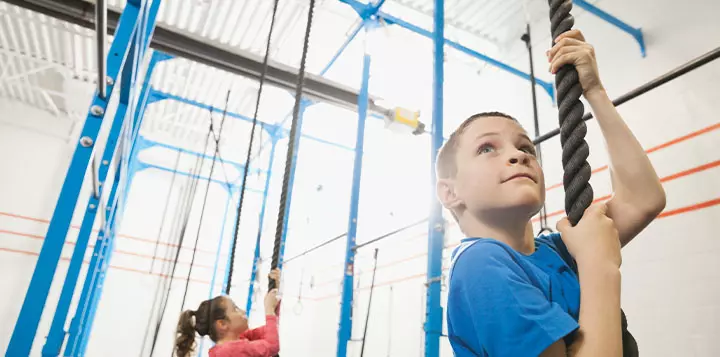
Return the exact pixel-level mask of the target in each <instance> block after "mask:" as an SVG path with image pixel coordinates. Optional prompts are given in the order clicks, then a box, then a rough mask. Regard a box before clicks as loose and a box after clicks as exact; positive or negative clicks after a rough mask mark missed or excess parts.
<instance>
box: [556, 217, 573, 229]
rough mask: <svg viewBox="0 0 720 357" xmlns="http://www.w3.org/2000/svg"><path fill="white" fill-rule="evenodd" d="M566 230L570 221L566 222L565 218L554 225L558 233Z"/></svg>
mask: <svg viewBox="0 0 720 357" xmlns="http://www.w3.org/2000/svg"><path fill="white" fill-rule="evenodd" d="M567 228H570V221H568V219H567V217H565V218H563V219H561V220H559V221H558V222H557V223H556V224H555V229H556V230H558V231H560V232H562V231H563V230H565V229H567Z"/></svg>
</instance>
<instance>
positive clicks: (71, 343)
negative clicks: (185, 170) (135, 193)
mask: <svg viewBox="0 0 720 357" xmlns="http://www.w3.org/2000/svg"><path fill="white" fill-rule="evenodd" d="M119 168H120V166H119V165H118V167H117V169H119ZM119 183H120V173H119V171H116V174H115V180H114V181H113V186H112V189H111V190H110V195H109V196H108V202H113V201H114V199H115V196H116V195H117V188H118V184H119ZM113 211H114V206H111V205H109V206H108V207H107V209H106V212H103V214H105V217H106V222H109V221H110V219H112V218H113V215H112V214H110V213H112V212H113ZM106 239H107V237H106V234H105V227H102V229H101V230H100V232H99V233H98V237H97V240H96V241H95V248H94V249H93V255H92V257H91V258H90V267H89V268H88V272H87V276H86V278H85V284H84V285H83V289H82V292H81V293H80V300H78V306H77V311H76V313H75V317H74V318H73V319H72V322H71V323H70V329H69V331H68V332H69V333H70V337H69V339H68V343H67V345H66V346H65V356H73V355H74V354H73V352H74V351H75V349H76V348H77V347H76V346H77V345H78V342H79V341H80V340H79V338H78V337H79V336H80V331H81V329H83V328H84V321H83V319H82V317H83V315H84V311H85V310H86V309H87V304H86V303H87V301H88V298H89V297H90V296H89V295H90V294H91V292H92V291H91V290H90V287H91V285H92V284H88V281H91V282H92V281H94V280H95V279H96V274H97V269H95V268H96V267H98V266H99V262H98V259H99V258H100V256H102V255H103V254H104V251H103V247H104V245H105V241H106ZM8 357H9V356H8Z"/></svg>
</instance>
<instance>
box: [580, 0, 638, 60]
mask: <svg viewBox="0 0 720 357" xmlns="http://www.w3.org/2000/svg"><path fill="white" fill-rule="evenodd" d="M573 3H574V4H575V5H577V6H579V7H581V8H583V9H585V11H587V12H589V13H591V14H593V15H595V16H597V17H599V18H601V19H602V20H604V21H606V22H608V23H610V24H612V25H614V26H615V27H617V28H619V29H620V30H622V31H624V32H626V33H628V34H630V36H632V37H633V38H634V39H635V41H637V43H638V45H640V54H641V55H642V57H645V56H646V54H647V53H646V52H645V38H644V37H643V33H642V29H641V28H639V27H637V28H635V27H632V26H630V25H628V24H627V23H625V22H623V21H622V20H620V19H618V18H617V17H615V16H613V15H610V14H609V13H607V12H605V11H603V10H601V9H600V8H598V7H597V6H595V5H593V4H591V3H589V2H587V1H585V0H573Z"/></svg>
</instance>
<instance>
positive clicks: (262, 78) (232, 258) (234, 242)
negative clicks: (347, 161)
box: [225, 0, 280, 295]
mask: <svg viewBox="0 0 720 357" xmlns="http://www.w3.org/2000/svg"><path fill="white" fill-rule="evenodd" d="M279 2H280V1H279V0H275V1H274V4H273V11H272V17H271V18H270V30H269V31H268V37H267V41H266V43H265V58H264V59H263V69H262V73H261V74H260V84H259V86H258V92H257V98H256V99H255V113H254V114H253V120H252V128H251V129H250V142H249V143H248V149H247V156H246V157H245V169H244V170H243V179H242V186H241V188H240V199H239V200H238V206H237V214H236V215H235V235H234V236H233V240H232V243H231V245H230V267H229V269H228V277H227V285H226V286H225V295H230V287H231V286H232V275H233V269H234V267H235V247H236V245H237V239H238V235H239V234H240V216H241V214H242V208H243V201H244V200H245V184H246V181H247V175H248V171H250V156H251V155H252V146H253V140H254V139H255V127H256V126H257V121H258V120H257V119H258V112H259V111H260V100H261V99H262V91H263V87H264V84H265V77H266V76H267V70H268V60H269V59H270V43H271V40H272V34H273V29H274V28H275V17H276V15H277V9H278V3H279Z"/></svg>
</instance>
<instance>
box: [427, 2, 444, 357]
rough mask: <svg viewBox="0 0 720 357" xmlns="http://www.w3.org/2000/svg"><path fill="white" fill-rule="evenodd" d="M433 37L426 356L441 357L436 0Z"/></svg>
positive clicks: (440, 12) (439, 27)
mask: <svg viewBox="0 0 720 357" xmlns="http://www.w3.org/2000/svg"><path fill="white" fill-rule="evenodd" d="M433 32H434V33H435V36H434V37H433V48H434V51H433V109H432V116H433V118H432V150H431V152H430V187H428V188H429V189H430V192H431V194H430V196H431V199H430V219H429V220H428V254H427V281H426V286H427V289H426V294H427V295H426V298H425V303H426V306H425V326H424V329H425V357H438V356H440V335H442V325H443V324H442V321H443V308H442V305H441V301H440V288H441V283H442V281H441V280H442V258H443V245H444V240H445V225H444V224H445V222H444V221H443V217H442V207H441V206H440V202H439V201H438V200H437V198H435V194H434V192H435V184H436V178H435V161H436V157H437V153H438V151H439V150H440V147H442V145H443V141H444V140H443V135H442V133H443V103H444V102H443V89H444V83H443V82H444V76H445V68H444V60H445V58H444V57H445V54H444V43H447V41H443V39H444V38H445V1H444V0H435V16H434V31H433Z"/></svg>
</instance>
